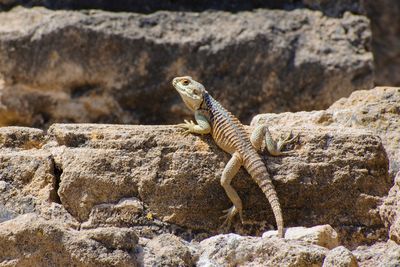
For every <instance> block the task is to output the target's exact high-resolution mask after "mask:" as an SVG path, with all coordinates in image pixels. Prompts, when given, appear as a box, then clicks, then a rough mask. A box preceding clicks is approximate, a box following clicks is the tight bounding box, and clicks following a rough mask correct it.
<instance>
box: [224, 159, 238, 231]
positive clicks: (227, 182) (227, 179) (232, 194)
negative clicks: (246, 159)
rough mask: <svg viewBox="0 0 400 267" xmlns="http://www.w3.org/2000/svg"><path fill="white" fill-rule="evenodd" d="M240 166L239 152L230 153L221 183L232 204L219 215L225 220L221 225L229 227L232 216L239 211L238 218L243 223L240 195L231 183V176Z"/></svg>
mask: <svg viewBox="0 0 400 267" xmlns="http://www.w3.org/2000/svg"><path fill="white" fill-rule="evenodd" d="M241 166H242V159H241V157H240V156H239V154H237V153H234V154H233V155H232V158H231V159H230V160H229V161H228V163H227V164H226V166H225V169H224V171H223V172H222V177H221V185H222V187H223V188H224V189H225V192H226V195H227V196H228V197H229V199H230V200H231V201H232V203H233V206H232V207H231V208H229V209H227V210H225V211H224V212H225V213H226V214H225V215H224V216H221V217H220V218H221V219H222V218H225V221H224V223H223V224H222V225H221V227H225V226H227V227H228V228H229V227H230V225H231V223H232V220H233V218H234V217H235V215H236V214H238V213H239V216H240V219H241V221H242V223H243V215H242V210H243V204H242V200H241V199H240V197H239V195H238V193H237V192H236V190H235V189H234V188H233V187H232V185H231V182H232V179H233V177H234V176H235V175H236V173H237V172H238V171H239V169H240V167H241Z"/></svg>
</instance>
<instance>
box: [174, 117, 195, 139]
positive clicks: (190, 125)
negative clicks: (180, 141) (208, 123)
mask: <svg viewBox="0 0 400 267" xmlns="http://www.w3.org/2000/svg"><path fill="white" fill-rule="evenodd" d="M184 121H185V123H180V124H178V125H177V126H178V127H180V128H183V129H185V131H183V135H185V136H186V135H188V134H190V133H191V132H192V130H193V128H194V126H196V124H195V123H194V122H193V121H190V122H189V121H188V120H184Z"/></svg>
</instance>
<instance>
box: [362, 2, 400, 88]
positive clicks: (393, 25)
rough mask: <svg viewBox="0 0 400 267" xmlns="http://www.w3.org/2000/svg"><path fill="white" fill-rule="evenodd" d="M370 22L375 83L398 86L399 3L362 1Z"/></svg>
mask: <svg viewBox="0 0 400 267" xmlns="http://www.w3.org/2000/svg"><path fill="white" fill-rule="evenodd" d="M363 8H364V9H365V13H366V14H367V16H368V17H369V19H370V20H371V30H372V35H373V38H372V52H373V53H374V65H375V83H376V84H378V85H392V86H400V75H399V73H400V56H399V55H400V1H393V0H380V1H375V0H364V1H363Z"/></svg>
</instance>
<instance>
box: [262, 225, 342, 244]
mask: <svg viewBox="0 0 400 267" xmlns="http://www.w3.org/2000/svg"><path fill="white" fill-rule="evenodd" d="M276 235H277V231H276V230H274V231H267V232H265V233H263V235H262V237H271V236H276ZM285 239H289V240H302V241H305V242H307V243H310V244H315V245H318V246H321V247H324V248H327V249H333V248H335V247H337V246H338V245H339V239H338V234H337V233H336V231H335V230H334V229H333V228H332V226H330V225H329V224H326V225H318V226H314V227H310V228H306V227H301V226H299V227H292V228H289V229H287V230H286V231H285Z"/></svg>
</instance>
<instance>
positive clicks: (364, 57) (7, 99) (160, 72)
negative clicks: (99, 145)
mask: <svg viewBox="0 0 400 267" xmlns="http://www.w3.org/2000/svg"><path fill="white" fill-rule="evenodd" d="M0 21H3V22H4V23H2V24H0V77H2V79H3V80H4V82H3V83H2V84H1V85H0V88H1V89H0V90H1V91H2V95H1V97H0V103H1V104H2V105H1V108H0V115H1V116H0V125H10V124H19V125H34V126H40V127H43V126H47V125H49V124H51V123H52V122H55V121H56V122H105V123H107V122H113V123H146V124H149V123H151V124H154V123H163V124H164V123H171V122H174V123H175V122H178V121H181V120H182V119H183V118H187V116H188V115H189V114H188V111H187V110H186V108H185V107H184V106H183V104H182V103H181V101H180V99H179V97H178V96H177V95H176V93H175V92H174V90H173V89H172V86H171V84H170V83H171V79H172V78H173V77H174V76H179V75H183V74H185V75H186V74H187V75H192V76H193V77H195V78H196V79H198V80H199V81H201V82H203V83H204V84H205V86H206V87H207V88H208V90H209V91H210V92H211V93H212V94H213V95H214V96H215V97H216V98H217V99H220V100H221V102H222V103H223V104H224V105H225V106H226V107H227V108H228V109H229V110H231V111H232V112H233V113H235V114H236V115H238V116H239V118H241V119H242V120H243V121H244V122H249V120H250V117H251V116H252V115H254V114H257V113H260V112H261V111H263V112H266V111H267V112H268V111H274V112H280V111H287V110H292V111H296V110H310V109H322V108H326V107H327V106H328V105H330V104H331V103H332V102H334V101H335V100H337V99H338V98H340V97H343V96H347V95H349V94H350V93H351V92H352V91H354V90H356V89H367V88H370V87H372V84H373V62H372V60H373V59H372V53H371V52H369V50H370V48H369V43H370V38H371V35H370V30H369V22H368V20H367V19H366V18H365V17H363V16H356V15H351V14H350V13H346V14H345V15H344V16H343V18H329V17H325V16H323V15H322V13H321V12H318V11H309V10H294V11H281V10H254V11H253V12H238V13H235V14H232V13H228V12H223V11H219V12H210V11H207V12H202V13H193V12H156V13H153V14H149V15H143V14H136V13H129V14H127V13H109V12H103V11H88V12H74V11H49V10H46V9H43V8H32V9H23V8H16V9H13V10H11V11H9V12H3V13H0ZM228 26H229V27H228ZM221 29H224V30H221ZM332 92H335V93H334V94H333V93H332ZM243 98H245V99H246V101H239V99H243ZM21 107H24V108H21Z"/></svg>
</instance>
